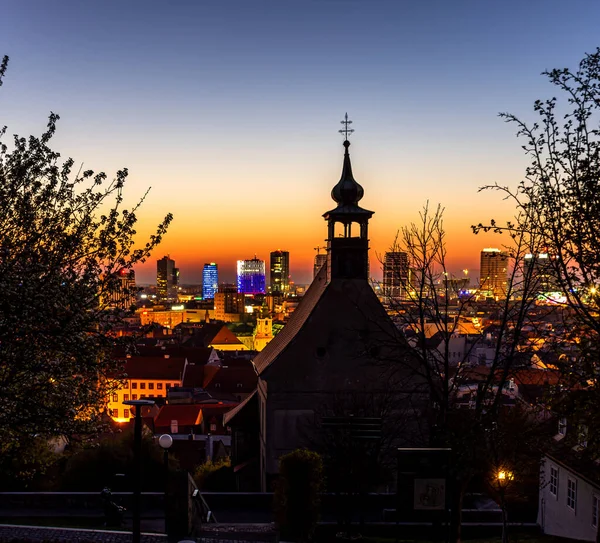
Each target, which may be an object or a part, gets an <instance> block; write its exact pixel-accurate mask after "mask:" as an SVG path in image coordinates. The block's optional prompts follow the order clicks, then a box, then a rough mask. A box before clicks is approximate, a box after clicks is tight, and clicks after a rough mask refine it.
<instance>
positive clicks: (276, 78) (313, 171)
mask: <svg viewBox="0 0 600 543" xmlns="http://www.w3.org/2000/svg"><path fill="white" fill-rule="evenodd" d="M599 23H600V2H597V1H591V0H590V1H568V2H567V1H560V2H558V1H547V0H546V1H541V0H540V1H536V0H526V1H502V2H492V1H484V0H480V1H458V0H456V1H451V0H446V1H442V0H440V1H417V0H415V1H400V0H398V1H388V2H384V1H377V0H372V1H366V0H365V1H361V2H359V1H353V0H346V1H342V0H335V1H334V0H331V1H327V0H323V1H319V2H317V1H313V2H292V1H278V2H275V1H273V2H258V1H256V2H255V1H250V0H245V1H239V2H227V1H219V2H208V1H206V2H200V1H194V2H191V1H190V2H164V1H163V2H150V1H144V2H126V1H125V2H123V1H121V2H116V1H103V2H91V1H86V0H82V1H61V2H58V1H40V2H28V1H24V0H18V1H12V0H4V2H3V3H2V5H1V6H0V55H2V54H8V55H10V57H11V63H10V67H9V73H8V75H7V78H6V83H5V85H4V86H3V87H2V91H0V124H2V125H3V124H7V125H8V126H9V133H14V132H18V133H21V134H28V133H39V132H40V130H41V129H42V127H43V126H44V123H45V118H46V116H47V114H48V112H49V111H51V110H52V111H56V112H58V113H60V115H61V117H62V120H61V125H60V127H59V133H58V135H57V138H56V146H57V147H58V149H59V150H62V151H64V153H65V154H68V155H70V156H73V157H74V158H75V159H76V160H78V161H83V162H85V164H86V166H87V167H91V168H96V169H103V170H106V171H107V172H111V171H114V170H116V169H117V168H120V167H123V166H128V167H129V168H130V170H131V172H132V178H131V187H130V189H129V190H130V193H131V194H132V195H137V194H140V193H141V192H143V190H144V187H147V186H149V185H152V186H153V189H152V192H151V195H150V197H149V198H148V201H147V206H146V211H145V213H144V221H146V223H147V224H146V223H144V224H146V225H147V226H148V227H149V224H150V222H157V221H158V219H159V217H160V215H161V213H164V212H167V211H171V212H173V213H174V214H175V217H176V220H175V223H174V224H173V227H172V230H171V232H170V233H169V234H168V236H167V237H166V239H165V242H164V246H163V247H162V248H161V249H160V253H161V254H158V253H157V254H156V256H157V258H158V257H160V256H162V252H170V253H171V254H172V256H173V257H174V258H175V259H176V261H178V262H180V263H181V265H182V274H183V280H184V282H196V281H198V279H199V269H200V267H201V265H202V263H203V262H204V261H211V260H217V261H218V262H220V263H221V266H222V268H223V269H224V270H226V271H227V270H230V271H231V270H232V269H233V262H234V260H235V259H236V258H245V257H248V256H252V255H253V254H254V252H258V253H259V256H262V257H263V258H264V257H266V256H267V254H266V253H267V251H268V250H270V249H276V248H278V247H280V248H287V249H289V250H290V251H291V252H292V270H293V272H294V275H295V276H296V278H297V279H298V280H299V281H300V282H302V281H305V280H307V279H308V278H309V275H310V261H311V258H312V254H313V251H312V248H313V247H315V246H316V245H318V244H321V245H322V238H323V237H324V235H325V229H324V225H323V223H322V219H321V218H320V216H319V215H320V213H322V212H323V211H325V210H326V209H328V208H329V207H330V205H331V203H330V200H328V193H329V190H330V187H331V186H332V185H333V184H334V183H335V182H336V181H337V179H338V176H339V168H340V154H341V147H340V146H339V144H340V139H339V138H337V137H336V131H337V129H338V128H339V127H340V126H339V121H340V119H341V117H342V115H343V114H344V112H345V111H348V112H349V113H350V116H351V118H353V119H354V121H355V124H354V127H355V128H356V130H357V132H356V135H355V137H354V138H353V147H352V149H351V150H352V153H353V160H354V165H355V171H356V173H357V176H359V181H361V183H362V184H363V185H364V186H365V190H366V196H365V200H364V204H365V206H366V207H369V208H371V209H375V210H376V211H377V214H376V216H375V218H374V223H373V228H372V232H373V234H372V240H373V243H372V245H373V247H374V249H375V250H377V251H383V250H385V248H386V247H387V246H388V245H389V243H390V242H391V238H393V234H394V232H395V229H396V228H398V227H400V226H402V225H403V224H405V223H406V221H409V220H414V219H415V218H416V213H417V211H418V209H419V208H420V206H421V205H422V204H423V202H424V201H425V200H427V199H429V200H431V201H433V202H438V201H440V202H442V203H443V204H444V205H445V206H446V209H447V211H446V217H447V224H448V230H449V238H448V239H449V241H448V242H449V246H450V249H451V251H450V252H451V254H454V255H455V256H454V257H455V258H456V267H457V269H458V268H462V267H465V266H467V267H475V266H476V265H477V262H478V250H479V247H482V246H483V245H487V244H489V243H488V241H487V240H484V239H477V238H476V239H473V238H472V237H471V235H470V234H469V228H468V227H469V225H470V224H472V223H473V222H479V221H480V220H485V219H487V218H489V216H490V215H491V214H492V213H494V212H495V211H496V210H497V209H498V207H497V205H496V202H497V199H496V198H495V197H492V196H491V195H487V196H486V195H478V194H477V188H478V186H480V185H482V184H484V183H488V182H494V181H498V182H501V183H515V184H516V182H518V180H519V178H520V175H521V173H522V171H523V167H524V160H523V157H522V154H521V152H520V147H519V143H518V142H517V141H516V140H515V138H514V135H513V132H514V130H513V129H512V128H510V127H507V126H505V125H504V124H503V123H502V122H501V121H500V120H498V118H497V116H496V115H497V113H498V112H499V111H507V110H508V111H512V112H515V113H518V114H520V115H522V116H524V117H527V118H529V117H531V105H532V103H533V100H534V99H536V98H538V97H541V98H543V97H549V96H552V95H553V94H554V93H555V91H554V90H553V89H552V88H551V87H550V86H549V85H548V83H546V81H545V80H544V78H543V77H541V76H540V75H539V74H540V72H541V71H543V70H544V69H550V68H554V67H563V66H570V67H573V66H575V65H576V63H577V62H578V61H579V60H580V59H581V58H582V56H583V54H584V53H585V52H591V51H593V50H595V48H596V47H597V46H599V45H600V32H599V30H598V29H599V26H600V24H599ZM466 248H468V251H467V249H466ZM453 249H454V251H453ZM152 267H153V264H152V265H150V267H149V268H147V269H146V270H141V276H142V279H147V280H150V279H151V277H152V275H153V272H152ZM186 275H187V276H186Z"/></svg>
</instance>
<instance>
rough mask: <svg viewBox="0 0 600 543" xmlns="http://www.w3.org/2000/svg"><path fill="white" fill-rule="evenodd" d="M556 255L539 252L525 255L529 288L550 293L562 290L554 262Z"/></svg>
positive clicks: (537, 291)
mask: <svg viewBox="0 0 600 543" xmlns="http://www.w3.org/2000/svg"><path fill="white" fill-rule="evenodd" d="M555 260H556V257H554V256H552V255H549V254H548V253H539V254H537V255H533V254H530V253H529V254H526V255H525V259H524V261H525V268H524V270H523V271H524V273H525V278H526V280H527V282H528V285H529V286H528V289H529V290H530V291H532V292H536V293H537V294H548V293H550V292H557V291H561V290H562V289H561V287H560V286H559V284H558V281H557V280H556V279H555V277H556V273H555V271H554V266H553V264H554V262H555Z"/></svg>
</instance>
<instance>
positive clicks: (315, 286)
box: [253, 265, 329, 375]
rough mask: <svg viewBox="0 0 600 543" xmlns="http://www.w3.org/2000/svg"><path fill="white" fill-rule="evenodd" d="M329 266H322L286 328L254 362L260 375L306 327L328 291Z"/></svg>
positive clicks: (268, 344)
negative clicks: (306, 323)
mask: <svg viewBox="0 0 600 543" xmlns="http://www.w3.org/2000/svg"><path fill="white" fill-rule="evenodd" d="M326 279H327V265H324V266H321V269H320V270H319V273H318V274H317V275H316V277H315V278H314V279H313V282H312V283H311V284H310V287H308V290H307V291H306V294H305V295H304V297H303V298H302V300H300V303H299V304H298V307H296V309H295V310H294V312H293V313H292V316H291V317H290V320H289V321H288V323H287V324H286V325H285V326H284V328H283V330H282V331H281V332H279V333H278V334H277V335H276V336H275V337H274V338H273V339H272V340H271V341H270V342H269V343H267V346H266V347H265V348H264V349H263V350H262V351H260V352H259V353H258V355H257V356H256V358H255V359H254V360H253V363H254V368H255V370H256V373H257V374H258V375H261V374H262V373H264V372H265V371H266V370H267V369H268V368H269V366H270V365H271V364H272V363H273V361H274V360H275V359H276V358H277V357H278V356H279V355H280V354H281V353H282V352H283V351H284V350H285V349H286V348H287V346H288V345H289V344H290V342H291V341H292V340H293V339H294V338H295V337H296V334H297V333H298V331H299V330H300V329H301V328H302V327H303V326H304V323H305V322H306V321H307V320H308V318H309V317H310V315H311V314H312V312H313V310H314V309H315V307H316V306H317V304H318V303H319V300H320V299H321V298H322V296H323V293H324V292H325V290H326V289H327V286H328V285H329V283H327V280H326Z"/></svg>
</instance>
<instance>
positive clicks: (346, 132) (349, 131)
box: [338, 113, 354, 140]
mask: <svg viewBox="0 0 600 543" xmlns="http://www.w3.org/2000/svg"><path fill="white" fill-rule="evenodd" d="M340 122H341V123H342V124H343V125H344V128H342V129H341V130H338V132H339V133H340V134H344V139H345V140H347V139H348V136H349V135H350V134H352V132H354V129H352V128H348V125H350V124H352V121H349V120H348V114H347V113H346V116H345V117H344V120H343V121H340Z"/></svg>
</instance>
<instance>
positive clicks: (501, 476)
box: [496, 469, 515, 543]
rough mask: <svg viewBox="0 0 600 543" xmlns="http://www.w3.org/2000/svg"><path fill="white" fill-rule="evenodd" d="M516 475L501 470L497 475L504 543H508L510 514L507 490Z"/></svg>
mask: <svg viewBox="0 0 600 543" xmlns="http://www.w3.org/2000/svg"><path fill="white" fill-rule="evenodd" d="M514 479H515V474H514V473H513V472H512V471H510V470H507V469H499V470H498V472H497V473H496V483H497V485H498V492H499V494H500V501H501V502H502V503H501V504H500V505H501V507H502V543H508V513H507V511H506V494H505V493H506V488H507V487H508V485H509V484H510V483H511V482H512V481H514Z"/></svg>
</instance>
